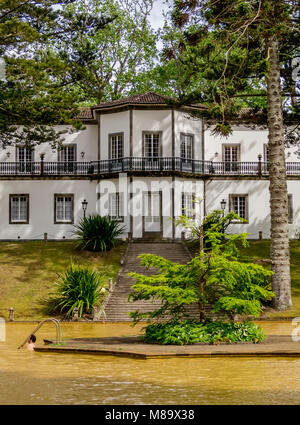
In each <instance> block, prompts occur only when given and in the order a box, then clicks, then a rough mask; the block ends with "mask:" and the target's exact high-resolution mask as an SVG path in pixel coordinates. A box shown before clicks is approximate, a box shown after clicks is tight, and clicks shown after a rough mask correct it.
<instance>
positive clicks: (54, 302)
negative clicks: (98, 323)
mask: <svg viewBox="0 0 300 425" xmlns="http://www.w3.org/2000/svg"><path fill="white" fill-rule="evenodd" d="M55 285H56V287H57V289H56V292H55V294H54V296H53V297H52V298H51V300H50V304H49V306H50V307H51V308H52V310H53V312H57V311H59V312H61V313H66V315H67V316H70V315H71V314H72V313H73V311H74V308H76V307H77V308H78V314H79V317H81V316H82V314H83V313H90V312H91V311H92V308H93V307H94V306H95V305H96V304H97V302H98V301H100V298H101V296H102V292H101V288H102V287H103V285H102V284H101V276H100V275H99V274H98V273H97V272H95V271H93V270H90V269H88V268H86V267H83V266H80V265H74V264H72V263H71V264H70V266H69V267H68V268H67V270H66V271H65V273H64V274H63V275H60V276H59V280H58V281H57V282H55Z"/></svg>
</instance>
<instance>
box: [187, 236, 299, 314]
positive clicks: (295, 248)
mask: <svg viewBox="0 0 300 425" xmlns="http://www.w3.org/2000/svg"><path fill="white" fill-rule="evenodd" d="M187 245H188V247H189V249H190V251H191V253H192V254H193V255H196V250H198V246H197V245H195V244H194V243H192V244H189V243H187ZM240 255H241V257H242V258H243V259H244V260H245V261H253V260H259V259H269V258H270V241H269V240H263V241H251V242H250V245H249V247H247V248H241V249H240ZM290 257H291V281H292V299H293V306H292V308H290V309H289V310H285V311H275V310H273V309H271V308H268V309H266V311H265V313H264V315H263V316H262V317H265V318H273V319H280V318H284V317H297V316H300V241H298V240H297V241H295V240H294V241H291V242H290ZM267 267H268V266H267Z"/></svg>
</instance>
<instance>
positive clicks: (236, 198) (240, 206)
mask: <svg viewBox="0 0 300 425" xmlns="http://www.w3.org/2000/svg"><path fill="white" fill-rule="evenodd" d="M229 208H230V211H233V212H235V213H236V214H237V215H238V216H240V217H241V218H243V219H245V220H248V217H249V214H248V195H236V194H232V195H229Z"/></svg>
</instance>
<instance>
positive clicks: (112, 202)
mask: <svg viewBox="0 0 300 425" xmlns="http://www.w3.org/2000/svg"><path fill="white" fill-rule="evenodd" d="M108 215H109V217H110V218H111V219H113V220H117V221H120V222H123V221H124V196H123V193H120V192H116V193H110V194H109V212H108Z"/></svg>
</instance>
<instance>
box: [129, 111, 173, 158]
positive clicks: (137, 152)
mask: <svg viewBox="0 0 300 425" xmlns="http://www.w3.org/2000/svg"><path fill="white" fill-rule="evenodd" d="M143 131H162V156H164V157H168V156H172V116H171V111H170V110H161V111H154V110H148V111H139V110H133V156H142V146H143V143H142V140H143V139H142V134H143Z"/></svg>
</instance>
